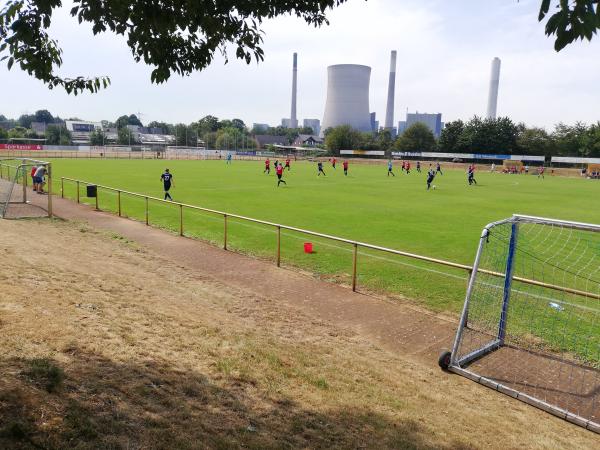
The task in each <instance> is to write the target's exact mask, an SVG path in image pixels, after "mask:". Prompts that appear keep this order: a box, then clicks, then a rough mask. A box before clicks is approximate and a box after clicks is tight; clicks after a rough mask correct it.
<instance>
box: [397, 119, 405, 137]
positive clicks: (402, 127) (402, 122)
mask: <svg viewBox="0 0 600 450" xmlns="http://www.w3.org/2000/svg"><path fill="white" fill-rule="evenodd" d="M404 130H406V120H400V121H399V122H398V136H400V135H401V134H402V133H404Z"/></svg>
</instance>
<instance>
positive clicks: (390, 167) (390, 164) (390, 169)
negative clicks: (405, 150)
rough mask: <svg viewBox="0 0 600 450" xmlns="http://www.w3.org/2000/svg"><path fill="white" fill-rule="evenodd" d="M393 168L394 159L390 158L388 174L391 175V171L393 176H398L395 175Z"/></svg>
mask: <svg viewBox="0 0 600 450" xmlns="http://www.w3.org/2000/svg"><path fill="white" fill-rule="evenodd" d="M392 168H393V167H392V160H391V159H390V160H389V161H388V174H387V176H388V177H389V176H390V173H391V174H392V176H393V177H395V176H396V175H394V172H392Z"/></svg>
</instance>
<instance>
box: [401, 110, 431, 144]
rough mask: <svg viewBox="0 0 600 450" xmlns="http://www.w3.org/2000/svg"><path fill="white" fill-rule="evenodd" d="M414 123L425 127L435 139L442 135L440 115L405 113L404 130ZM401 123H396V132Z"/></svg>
mask: <svg viewBox="0 0 600 450" xmlns="http://www.w3.org/2000/svg"><path fill="white" fill-rule="evenodd" d="M415 123H422V124H424V125H427V128H429V129H430V130H431V132H432V133H433V135H434V136H435V137H436V138H439V137H440V135H441V134H442V114H441V113H437V114H426V113H418V112H417V113H407V114H406V125H405V127H406V128H410V127H411V126H412V125H414V124H415ZM401 124H402V122H399V123H398V131H399V130H400V125H401Z"/></svg>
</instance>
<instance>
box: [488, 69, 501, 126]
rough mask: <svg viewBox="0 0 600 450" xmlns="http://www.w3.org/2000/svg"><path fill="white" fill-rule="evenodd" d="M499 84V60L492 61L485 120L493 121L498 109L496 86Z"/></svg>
mask: <svg viewBox="0 0 600 450" xmlns="http://www.w3.org/2000/svg"><path fill="white" fill-rule="evenodd" d="M499 84H500V58H494V59H493V60H492V74H491V76H490V92H489V94H488V104H487V118H488V119H495V118H496V110H497V108H498V86H499Z"/></svg>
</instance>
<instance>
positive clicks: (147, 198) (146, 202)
mask: <svg viewBox="0 0 600 450" xmlns="http://www.w3.org/2000/svg"><path fill="white" fill-rule="evenodd" d="M146 225H148V197H146Z"/></svg>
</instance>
